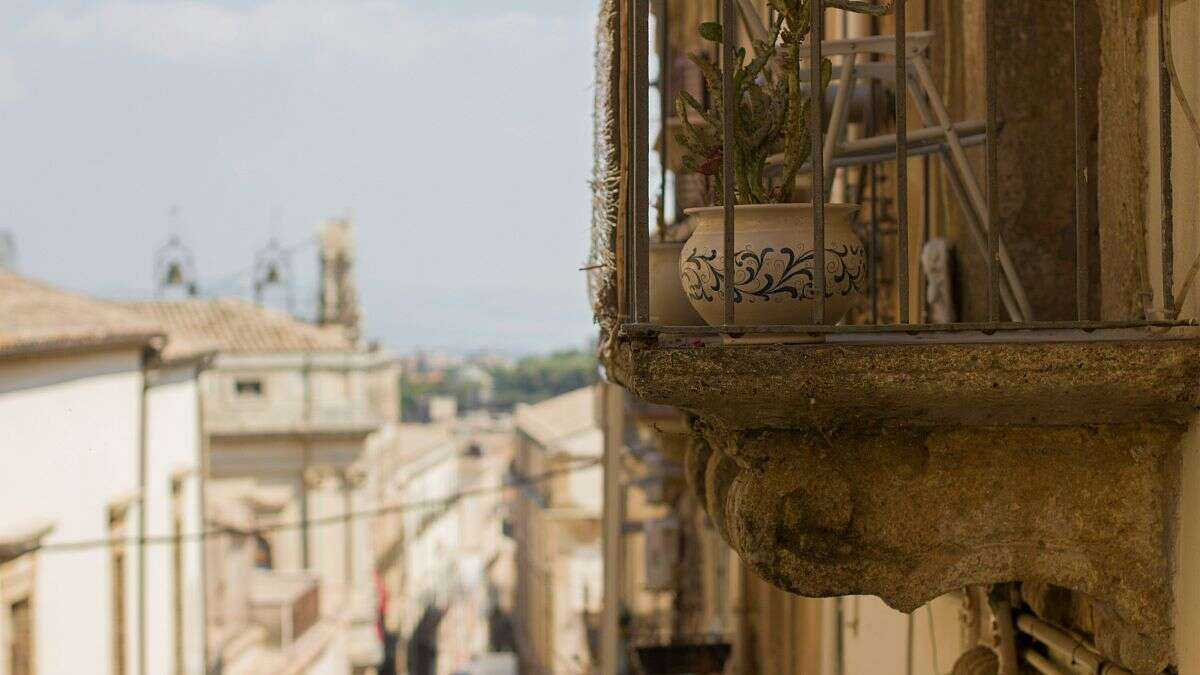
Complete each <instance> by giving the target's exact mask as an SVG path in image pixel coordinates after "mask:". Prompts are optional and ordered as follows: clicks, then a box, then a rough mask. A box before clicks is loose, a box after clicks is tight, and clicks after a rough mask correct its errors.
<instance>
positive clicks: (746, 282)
mask: <svg viewBox="0 0 1200 675" xmlns="http://www.w3.org/2000/svg"><path fill="white" fill-rule="evenodd" d="M733 264H734V268H735V271H734V280H735V283H734V286H733V301H734V302H736V303H740V302H742V301H743V299H744V300H746V301H747V302H751V303H753V302H760V301H761V302H768V301H770V300H775V299H792V300H811V299H813V298H815V297H816V295H817V292H816V288H815V287H814V284H813V269H812V268H813V252H812V251H805V252H804V253H802V254H801V255H799V256H797V255H796V253H795V251H793V250H792V249H791V248H790V247H782V248H779V249H775V248H764V249H761V250H759V251H757V252H756V251H754V250H753V249H751V248H749V247H747V248H745V249H743V250H741V251H738V252H737V253H735V254H734V258H733ZM723 267H724V261H723V260H722V258H721V256H720V254H719V253H718V252H717V250H716V249H710V250H709V252H708V253H701V252H700V251H699V249H697V248H693V249H692V252H691V254H689V255H688V257H687V258H686V259H685V260H684V264H683V269H682V273H683V288H684V291H685V292H686V293H687V294H688V296H689V297H691V298H692V299H693V300H697V301H704V302H714V301H715V300H716V299H717V297H718V296H720V295H721V293H723V291H722V289H723V288H724V286H725V274H724V271H723ZM866 288H867V263H866V249H865V247H864V246H862V245H859V244H841V245H837V246H834V247H832V248H826V249H825V297H827V298H832V297H834V296H836V295H842V296H846V295H851V294H853V293H863V292H865V291H866Z"/></svg>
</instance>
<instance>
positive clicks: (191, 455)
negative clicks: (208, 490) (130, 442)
mask: <svg viewBox="0 0 1200 675" xmlns="http://www.w3.org/2000/svg"><path fill="white" fill-rule="evenodd" d="M151 381H152V386H151V387H150V389H149V390H148V392H147V400H146V418H147V436H146V442H147V453H146V460H147V466H146V515H147V520H146V531H147V533H148V535H149V536H150V537H160V536H173V535H175V534H177V532H176V529H175V510H176V509H177V508H179V509H180V516H181V518H180V521H181V522H180V526H181V527H180V529H181V532H179V533H178V534H182V535H184V536H187V535H194V534H195V533H196V532H198V531H199V530H200V527H201V518H200V492H199V486H200V477H199V473H198V472H199V469H200V430H199V414H198V413H199V411H198V403H197V396H198V391H197V380H196V370H195V367H194V366H188V367H178V368H172V369H168V370H163V371H155V372H153V373H152V375H151ZM176 482H178V487H179V495H178V497H176V496H175V495H174V493H173V488H174V486H175V483H176ZM177 502H178V503H177ZM176 546H180V547H181V554H182V560H181V563H182V565H181V566H182V574H183V577H182V601H183V604H182V617H181V618H182V621H183V626H182V635H183V639H184V644H183V645H182V646H181V647H180V648H181V649H182V655H183V661H184V673H187V674H188V675H192V674H194V673H201V672H203V647H202V637H203V625H202V620H201V606H202V603H201V599H202V598H203V585H202V583H201V577H200V556H201V553H202V551H201V544H200V542H198V541H194V540H193V541H185V542H180V543H179V544H157V545H151V546H148V547H147V548H146V588H147V593H146V619H147V620H146V631H147V632H146V638H147V644H146V655H147V661H146V668H147V673H175V672H176V670H175V650H176V644H175V636H176V622H177V617H176V610H175V584H176V579H175V576H176V574H175V558H174V556H175V547H176ZM181 675H182V674H181Z"/></svg>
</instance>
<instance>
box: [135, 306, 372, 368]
mask: <svg viewBox="0 0 1200 675" xmlns="http://www.w3.org/2000/svg"><path fill="white" fill-rule="evenodd" d="M123 305H124V306H125V307H128V308H129V309H131V310H133V311H135V312H137V313H139V314H141V315H142V316H145V317H146V318H148V319H150V320H152V321H154V322H156V323H158V324H161V325H162V326H163V327H164V328H165V329H166V332H167V337H168V340H167V348H166V352H165V353H164V355H163V357H164V358H165V359H167V360H171V359H175V358H180V357H181V356H182V355H185V354H189V353H198V352H204V351H217V352H223V353H230V354H238V353H241V354H250V353H255V354H259V353H271V352H340V351H352V350H354V349H355V344H354V342H353V341H351V340H350V339H349V338H347V337H346V336H345V334H344V333H342V331H341V330H340V329H338V328H336V327H321V326H316V325H313V324H310V323H306V322H304V321H301V320H299V319H296V318H294V317H292V316H290V315H288V314H285V313H283V312H277V311H275V310H271V309H267V308H264V307H259V306H258V305H256V304H254V303H252V302H249V301H247V300H242V299H239V298H219V299H212V300H209V299H188V300H150V301H137V302H127V303H123Z"/></svg>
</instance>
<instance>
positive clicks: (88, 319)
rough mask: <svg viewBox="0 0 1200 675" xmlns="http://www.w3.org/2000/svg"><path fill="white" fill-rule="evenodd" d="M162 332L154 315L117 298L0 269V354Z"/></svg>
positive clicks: (134, 339)
mask: <svg viewBox="0 0 1200 675" xmlns="http://www.w3.org/2000/svg"><path fill="white" fill-rule="evenodd" d="M162 335H163V330H162V329H161V328H160V327H159V326H158V324H156V323H155V322H154V321H152V320H150V319H147V318H146V317H144V316H141V315H139V314H137V313H135V312H131V311H129V310H128V309H126V308H124V307H122V306H121V305H119V304H118V303H114V302H109V301H105V300H97V299H95V298H89V297H87V296H85V295H82V294H80V293H73V292H71V291H66V290H63V289H60V288H57V287H55V286H52V285H50V284H47V283H45V282H42V281H37V280H34V279H29V278H27V277H23V276H21V275H19V274H16V273H14V272H11V271H8V270H0V357H12V356H24V355H28V354H35V353H44V352H55V351H66V350H74V349H85V348H96V347H110V346H112V347H116V346H130V347H136V346H139V345H141V346H144V345H148V344H150V343H151V342H152V341H154V340H155V339H156V338H158V337H160V336H162Z"/></svg>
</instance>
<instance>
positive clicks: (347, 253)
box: [317, 218, 359, 340]
mask: <svg viewBox="0 0 1200 675" xmlns="http://www.w3.org/2000/svg"><path fill="white" fill-rule="evenodd" d="M353 229H354V227H353V224H352V223H351V222H350V219H348V218H335V219H331V220H327V221H325V224H324V225H322V226H321V237H320V238H321V252H320V256H321V288H320V297H319V299H318V300H319V307H318V310H317V323H319V324H320V325H322V326H329V325H335V326H341V327H342V329H343V330H345V331H346V335H347V336H349V337H350V339H352V340H357V339H358V336H359V328H358V321H359V311H358V289H357V288H356V287H355V285H354V274H353V269H354V234H353Z"/></svg>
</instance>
